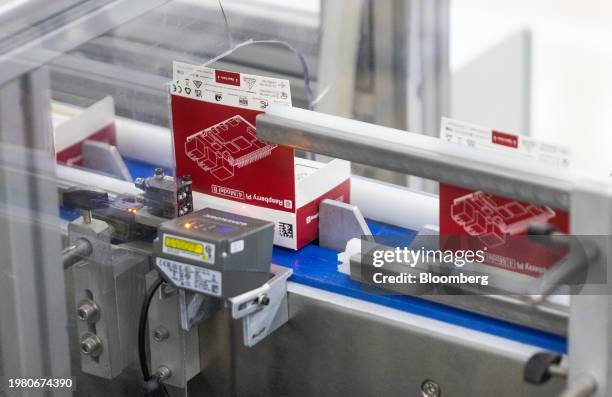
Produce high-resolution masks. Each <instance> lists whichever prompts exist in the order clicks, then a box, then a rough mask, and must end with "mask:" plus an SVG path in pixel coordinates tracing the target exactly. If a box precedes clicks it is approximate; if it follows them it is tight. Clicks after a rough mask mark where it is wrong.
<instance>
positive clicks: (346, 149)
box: [257, 106, 573, 209]
mask: <svg viewBox="0 0 612 397" xmlns="http://www.w3.org/2000/svg"><path fill="white" fill-rule="evenodd" d="M257 136H258V137H259V138H260V139H263V140H265V141H268V142H273V143H276V144H281V145H285V146H291V147H293V148H295V149H299V150H305V151H308V152H314V153H318V154H324V155H328V156H332V157H336V158H341V159H345V160H350V161H354V162H358V163H362V164H367V165H371V166H374V167H379V168H383V169H387V170H392V171H397V172H402V173H405V174H409V175H414V176H419V177H423V178H427V179H432V180H436V181H439V182H444V183H448V184H452V185H455V186H459V187H465V188H469V189H475V190H484V191H487V192H489V193H493V194H499V195H502V196H505V197H509V198H513V199H517V200H522V201H528V202H532V203H539V204H544V205H549V206H551V207H554V208H557V209H568V208H569V196H570V194H569V193H570V191H571V189H572V186H573V183H572V180H571V178H570V176H569V175H568V173H567V171H565V172H564V171H563V170H559V169H557V168H555V167H551V166H547V165H543V164H541V163H539V162H537V161H534V160H529V159H524V158H523V157H522V156H519V155H515V154H512V153H508V154H507V155H505V154H498V153H486V152H483V151H477V150H475V149H471V148H468V147H459V146H458V145H456V144H452V143H449V142H445V141H442V140H440V139H438V138H434V137H429V136H424V135H420V134H414V133H409V132H406V131H401V130H396V129H392V128H386V127H381V126H377V125H373V124H368V123H363V122H359V121H354V120H349V119H344V118H341V117H336V116H331V115H327V114H322V113H317V112H312V111H308V110H303V109H298V108H286V107H276V106H271V107H270V109H269V111H268V112H267V113H265V114H261V115H259V116H257Z"/></svg>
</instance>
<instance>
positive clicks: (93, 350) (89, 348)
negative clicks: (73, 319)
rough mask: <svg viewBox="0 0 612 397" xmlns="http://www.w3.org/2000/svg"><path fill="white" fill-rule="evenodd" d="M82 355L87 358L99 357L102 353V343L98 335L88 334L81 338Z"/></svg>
mask: <svg viewBox="0 0 612 397" xmlns="http://www.w3.org/2000/svg"><path fill="white" fill-rule="evenodd" d="M80 346H81V353H83V354H84V355H86V356H91V357H98V356H99V355H100V354H101V353H102V341H101V340H100V338H98V336H97V335H95V334H92V333H89V332H88V333H86V334H84V335H83V336H82V337H81V345H80Z"/></svg>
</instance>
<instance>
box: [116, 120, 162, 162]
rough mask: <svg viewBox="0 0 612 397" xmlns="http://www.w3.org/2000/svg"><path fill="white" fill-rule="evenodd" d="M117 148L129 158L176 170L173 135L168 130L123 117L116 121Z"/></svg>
mask: <svg viewBox="0 0 612 397" xmlns="http://www.w3.org/2000/svg"><path fill="white" fill-rule="evenodd" d="M116 127H117V148H118V149H119V152H120V153H121V154H122V155H124V156H127V157H130V158H133V159H136V160H140V161H144V162H147V163H151V164H153V165H158V166H162V167H169V168H174V151H173V148H172V135H171V134H170V130H169V129H168V128H163V127H158V126H156V125H152V124H146V123H142V122H139V121H134V120H128V119H124V118H121V117H117V119H116Z"/></svg>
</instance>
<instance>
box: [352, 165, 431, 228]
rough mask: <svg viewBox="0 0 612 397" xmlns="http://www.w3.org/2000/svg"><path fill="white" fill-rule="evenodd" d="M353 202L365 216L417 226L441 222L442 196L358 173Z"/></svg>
mask: <svg viewBox="0 0 612 397" xmlns="http://www.w3.org/2000/svg"><path fill="white" fill-rule="evenodd" d="M351 202H352V204H354V205H356V206H357V207H359V209H360V210H361V213H362V214H363V216H365V217H366V218H369V219H373V220H376V221H379V222H384V223H389V224H392V225H397V226H401V227H405V228H408V229H413V230H421V229H422V228H423V227H425V226H427V225H438V223H439V212H438V197H437V196H434V195H430V194H427V193H423V192H416V191H413V190H410V189H407V188H403V187H400V186H397V185H392V184H389V183H384V182H380V181H375V180H372V179H367V178H362V177H358V176H353V177H351Z"/></svg>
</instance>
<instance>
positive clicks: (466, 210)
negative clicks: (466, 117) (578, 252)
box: [440, 118, 569, 282]
mask: <svg viewBox="0 0 612 397" xmlns="http://www.w3.org/2000/svg"><path fill="white" fill-rule="evenodd" d="M440 139H443V140H446V141H448V142H454V143H456V144H458V145H461V146H466V147H470V148H477V149H480V150H487V151H499V152H513V153H518V154H520V155H522V156H524V157H525V158H531V159H535V160H538V161H540V162H542V163H546V164H549V165H555V166H559V167H567V166H568V165H569V150H568V149H567V148H565V147H562V146H559V145H552V144H549V143H546V142H542V141H540V140H537V139H534V138H531V137H525V136H520V135H515V134H510V133H506V132H501V131H496V130H492V129H490V128H487V127H482V126H478V125H474V124H469V123H465V122H463V121H458V120H452V119H448V118H443V119H442V124H441V129H440ZM544 223H547V224H551V225H553V226H555V227H556V229H557V230H558V231H559V232H561V233H566V234H567V233H568V232H569V216H568V213H567V212H566V211H562V210H559V209H556V208H550V207H547V206H544V205H537V204H532V203H526V202H522V201H517V200H512V199H508V198H505V197H500V196H496V195H492V194H489V193H487V192H482V191H474V190H469V189H463V188H460V187H456V186H452V185H448V184H444V183H441V184H440V236H442V237H447V238H448V241H453V242H454V243H456V244H459V242H461V241H463V242H465V241H468V242H469V245H470V247H463V248H470V249H473V250H478V249H484V250H486V254H485V258H486V259H485V264H486V265H489V266H493V267H495V268H499V269H503V270H508V271H511V272H513V273H514V274H515V275H516V276H522V277H518V278H516V277H515V279H516V280H519V281H520V282H525V281H527V280H529V279H537V278H539V277H540V276H541V275H542V274H544V273H545V272H546V271H547V270H548V269H549V268H550V267H551V266H552V265H553V264H555V263H556V262H557V261H558V260H559V259H560V258H561V257H562V256H563V255H564V254H565V252H561V251H559V252H551V250H550V249H548V248H546V247H544V246H542V245H541V244H536V243H533V242H530V241H529V240H528V239H527V238H520V237H518V238H517V236H524V235H526V234H527V228H528V226H529V225H530V224H544ZM453 236H473V237H474V238H473V239H463V240H461V239H453V238H452V237H453ZM441 241H444V240H441ZM445 248H448V247H445Z"/></svg>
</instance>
